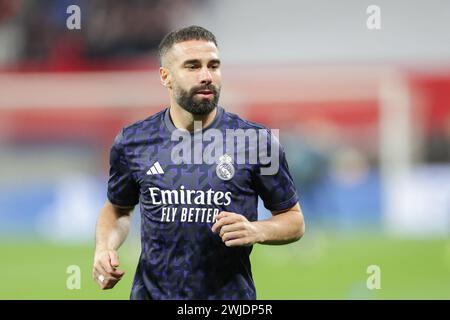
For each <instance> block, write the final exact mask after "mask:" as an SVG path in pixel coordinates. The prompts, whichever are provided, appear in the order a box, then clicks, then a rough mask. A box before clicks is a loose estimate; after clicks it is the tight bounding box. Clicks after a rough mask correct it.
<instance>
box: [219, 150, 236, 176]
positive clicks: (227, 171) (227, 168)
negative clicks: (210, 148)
mask: <svg viewBox="0 0 450 320" xmlns="http://www.w3.org/2000/svg"><path fill="white" fill-rule="evenodd" d="M216 174H217V176H218V177H219V178H220V179H222V180H225V181H227V180H230V179H231V178H233V176H234V166H233V160H232V159H231V157H230V156H229V155H227V154H224V155H221V156H220V158H219V161H218V162H217V167H216Z"/></svg>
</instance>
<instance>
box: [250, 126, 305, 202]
mask: <svg viewBox="0 0 450 320" xmlns="http://www.w3.org/2000/svg"><path fill="white" fill-rule="evenodd" d="M267 135H268V136H267V138H266V141H267V150H268V151H270V152H266V151H264V152H265V153H266V154H268V155H269V156H267V157H265V158H266V159H267V160H266V161H264V162H263V163H260V162H261V151H259V154H260V157H259V159H260V160H259V165H258V167H257V168H256V170H255V172H254V184H255V189H256V192H257V193H258V195H259V196H260V197H261V199H262V200H263V202H264V206H265V207H266V208H267V209H268V210H270V211H280V210H285V209H289V208H291V207H293V206H294V205H295V204H296V203H297V202H298V201H299V198H298V195H297V190H296V188H295V184H294V181H293V179H292V176H291V174H290V172H289V166H288V163H287V160H286V155H285V152H284V149H283V147H282V146H281V144H280V143H279V141H278V139H277V138H276V137H275V136H274V135H272V134H271V133H270V132H269V131H267ZM277 150H278V151H277ZM269 159H270V160H269Z"/></svg>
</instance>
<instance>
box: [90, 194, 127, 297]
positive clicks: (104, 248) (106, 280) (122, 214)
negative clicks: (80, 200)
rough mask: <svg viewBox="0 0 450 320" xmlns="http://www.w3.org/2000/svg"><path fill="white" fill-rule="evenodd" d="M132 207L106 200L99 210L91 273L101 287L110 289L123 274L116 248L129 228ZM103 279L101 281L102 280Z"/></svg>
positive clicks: (124, 237)
mask: <svg viewBox="0 0 450 320" xmlns="http://www.w3.org/2000/svg"><path fill="white" fill-rule="evenodd" d="M132 212H133V207H121V206H117V205H114V204H112V203H111V202H110V201H106V203H105V205H104V206H103V208H102V209H101V210H100V215H99V217H98V220H97V226H96V232H95V240H96V244H95V256H94V268H93V271H92V275H93V277H94V280H95V281H96V282H97V283H98V284H99V286H100V288H101V289H111V288H113V287H114V286H115V284H116V283H117V282H118V281H119V280H120V279H121V278H122V276H123V275H124V273H125V272H124V271H123V270H119V269H117V268H118V267H119V256H118V254H117V250H118V249H119V247H120V246H121V245H122V243H123V242H124V241H125V239H126V238H127V236H128V232H129V230H130V223H131V214H132ZM102 280H103V281H102Z"/></svg>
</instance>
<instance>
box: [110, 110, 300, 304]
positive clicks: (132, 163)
mask: <svg viewBox="0 0 450 320" xmlns="http://www.w3.org/2000/svg"><path fill="white" fill-rule="evenodd" d="M236 129H241V131H245V130H248V129H250V130H257V131H258V132H262V133H264V134H265V135H266V138H267V139H266V140H265V141H267V142H266V143H267V144H268V145H269V144H270V142H271V141H272V139H271V132H270V131H269V130H268V129H266V128H265V127H263V126H261V125H258V124H255V123H253V122H250V121H246V120H243V119H242V118H240V117H239V116H237V115H235V114H232V113H229V112H226V111H224V109H223V108H222V107H218V109H217V113H216V117H215V119H214V120H213V122H212V123H211V124H210V125H209V126H208V127H207V128H204V129H203V130H201V133H202V134H203V136H202V138H201V139H200V140H199V138H198V136H195V137H194V134H192V133H189V132H187V131H180V130H177V129H176V128H175V126H174V124H173V122H172V120H171V117H170V113H169V109H168V108H167V109H165V110H163V111H161V112H158V113H157V114H155V115H153V116H151V117H149V118H147V119H145V120H142V121H139V122H136V123H134V124H132V125H130V126H128V127H125V128H124V129H122V131H121V132H120V133H119V134H118V136H117V137H116V139H115V141H114V144H113V146H112V149H111V155H110V166H111V167H110V177H109V182H108V199H109V201H110V202H111V203H113V204H116V205H120V206H134V205H136V204H138V203H140V211H141V243H142V252H141V255H140V259H139V263H138V267H137V270H136V275H135V278H134V282H133V288H132V291H131V296H130V298H131V299H256V292H255V286H254V283H253V279H252V272H251V266H250V259H249V257H250V253H251V251H252V247H251V246H247V247H227V246H225V244H224V243H223V242H222V240H221V238H220V237H219V236H218V235H217V234H214V233H213V232H212V231H211V227H212V225H213V224H214V223H215V219H216V216H217V214H218V213H220V211H230V212H235V213H238V214H241V215H244V216H245V217H246V218H247V219H248V220H249V221H255V220H257V217H258V214H257V203H258V196H260V197H261V199H262V200H263V202H264V205H265V207H266V208H267V209H269V210H271V211H275V210H276V211H278V210H284V209H288V208H290V207H292V206H294V205H295V204H296V203H297V202H298V196H297V192H296V190H295V186H294V183H293V180H292V178H291V175H290V173H289V169H288V165H287V162H286V159H285V155H284V152H283V149H282V148H281V147H279V153H278V156H277V161H278V162H279V166H278V169H277V171H276V172H275V173H274V174H262V173H261V172H262V171H261V170H262V169H263V168H265V167H268V166H270V165H271V163H267V162H265V163H263V162H262V161H259V160H258V161H256V163H255V161H252V160H250V158H251V156H252V155H255V154H258V155H259V154H260V153H261V152H262V151H261V150H262V149H264V148H260V147H256V146H254V144H252V145H251V144H250V142H249V141H250V140H251V139H250V138H248V139H247V140H246V142H248V144H247V145H245V147H242V144H239V143H238V140H239V139H238V138H236V139H234V138H233V139H231V140H230V139H228V136H226V135H227V134H228V133H230V132H233V131H235V130H236ZM250 130H248V131H250ZM180 132H181V134H179V133H180ZM209 132H210V133H216V134H217V132H220V133H222V134H223V137H224V138H223V141H220V140H219V141H217V140H216V141H215V142H214V141H213V140H214V139H212V138H211V136H208V133H209ZM174 133H178V135H174ZM197 133H198V132H197ZM241 133H242V132H241ZM174 137H175V138H174ZM261 137H262V136H261ZM261 137H260V136H257V142H261V141H263V142H264V139H262V138H261ZM184 138H192V139H190V140H188V139H184ZM273 140H274V141H275V143H277V144H278V140H276V139H273ZM241 142H242V141H241ZM213 143H216V146H220V145H221V144H222V146H223V148H222V149H223V152H222V153H221V154H214V152H211V150H212V149H213V148H211V146H212V144H213ZM226 143H230V144H231V145H232V147H233V148H231V149H230V145H226ZM233 143H234V145H233ZM182 146H188V148H185V149H183V148H182ZM278 146H279V144H278ZM271 147H272V146H269V151H270V150H274V149H271ZM208 148H209V149H208ZM233 149H234V150H233ZM243 149H245V150H243ZM214 150H215V151H217V150H220V148H219V149H214ZM182 151H184V152H182ZM207 153H208V154H211V156H213V157H214V159H215V162H213V163H211V161H209V163H207V162H208V161H198V160H199V159H198V157H199V156H202V154H207ZM216 153H220V152H216ZM238 153H241V155H242V154H243V155H246V156H247V157H245V161H244V162H243V161H240V160H239V157H238ZM181 154H182V156H183V157H185V158H183V159H185V160H186V159H188V158H190V159H193V160H192V161H184V162H183V161H181V163H180V159H179V158H180V155H181ZM194 158H195V159H194ZM205 158H206V157H205ZM258 158H259V157H258Z"/></svg>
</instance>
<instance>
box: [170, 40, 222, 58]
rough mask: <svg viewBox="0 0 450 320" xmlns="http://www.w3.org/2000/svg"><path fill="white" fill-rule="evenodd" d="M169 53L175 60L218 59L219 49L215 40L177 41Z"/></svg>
mask: <svg viewBox="0 0 450 320" xmlns="http://www.w3.org/2000/svg"><path fill="white" fill-rule="evenodd" d="M168 54H169V55H170V56H172V57H171V58H173V59H175V60H190V59H204V58H211V59H217V58H218V57H219V50H218V49H217V47H216V45H215V44H214V42H210V41H205V40H189V41H183V42H178V43H175V44H174V45H173V46H172V48H170V50H169V52H168Z"/></svg>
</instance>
